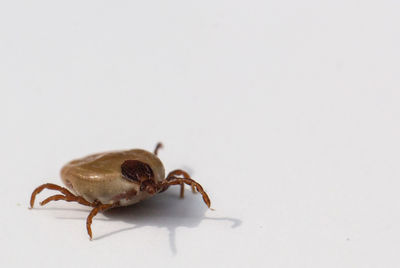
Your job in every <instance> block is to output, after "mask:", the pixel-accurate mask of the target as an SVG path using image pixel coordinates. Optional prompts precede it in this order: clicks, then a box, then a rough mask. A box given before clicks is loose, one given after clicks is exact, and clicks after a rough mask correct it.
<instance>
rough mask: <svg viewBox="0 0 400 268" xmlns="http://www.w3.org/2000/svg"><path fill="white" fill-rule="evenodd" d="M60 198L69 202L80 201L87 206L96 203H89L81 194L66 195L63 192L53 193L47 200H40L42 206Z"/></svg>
mask: <svg viewBox="0 0 400 268" xmlns="http://www.w3.org/2000/svg"><path fill="white" fill-rule="evenodd" d="M58 200H64V201H67V202H78V203H79V204H82V205H85V206H89V207H93V206H94V204H92V203H89V202H88V201H86V200H85V199H83V198H82V197H80V196H75V195H73V196H65V195H62V194H56V195H52V196H50V197H48V198H46V199H45V200H43V201H42V202H40V205H41V206H44V205H46V204H47V203H49V202H51V201H58Z"/></svg>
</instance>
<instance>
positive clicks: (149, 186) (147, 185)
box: [140, 180, 157, 194]
mask: <svg viewBox="0 0 400 268" xmlns="http://www.w3.org/2000/svg"><path fill="white" fill-rule="evenodd" d="M156 188H157V187H156V185H155V183H154V181H153V180H145V181H144V182H142V184H141V185H140V191H146V192H148V193H149V194H155V193H156Z"/></svg>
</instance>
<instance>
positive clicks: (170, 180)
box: [163, 175, 211, 208]
mask: <svg viewBox="0 0 400 268" xmlns="http://www.w3.org/2000/svg"><path fill="white" fill-rule="evenodd" d="M163 184H164V189H165V188H168V187H169V186H170V185H182V184H187V185H191V186H192V187H195V188H196V190H197V191H198V192H199V193H200V194H201V195H202V197H203V200H204V203H206V205H207V207H209V208H210V206H211V201H210V198H209V197H208V195H207V193H206V192H205V191H204V190H203V187H201V185H200V184H199V183H198V182H196V181H194V180H192V179H189V178H178V177H175V176H170V175H168V177H167V178H166V179H165V181H164V182H163ZM181 187H182V186H181Z"/></svg>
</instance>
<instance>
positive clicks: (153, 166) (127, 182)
mask: <svg viewBox="0 0 400 268" xmlns="http://www.w3.org/2000/svg"><path fill="white" fill-rule="evenodd" d="M161 147H162V144H161V143H158V144H157V146H156V148H155V150H154V153H151V152H148V151H145V150H141V149H133V150H127V151H113V152H105V153H98V154H93V155H89V156H86V157H84V158H80V159H77V160H73V161H71V162H69V163H67V164H66V165H65V166H64V167H63V168H62V169H61V179H62V181H63V183H64V184H65V185H66V186H67V188H68V189H69V190H68V189H67V188H64V187H61V186H58V185H56V184H52V183H46V184H43V185H40V186H39V187H37V188H36V189H35V190H34V191H33V192H32V196H31V201H30V205H31V208H33V205H34V203H35V197H36V195H37V194H39V193H40V192H41V191H42V190H43V189H50V190H57V191H59V192H60V193H61V194H56V195H53V196H50V197H48V198H46V199H45V200H43V201H42V202H40V205H42V206H43V205H45V204H47V203H49V202H50V201H58V200H64V201H67V202H78V203H79V204H82V205H85V206H90V207H93V209H92V211H91V212H90V213H89V216H88V217H87V221H86V228H87V232H88V234H89V237H90V239H92V229H91V225H92V219H93V217H94V216H96V214H97V213H98V212H102V211H105V210H107V209H110V208H114V207H120V206H129V205H132V204H135V203H137V202H140V201H142V200H143V199H146V198H149V197H152V196H154V195H155V194H157V193H161V192H164V191H165V190H167V189H168V187H169V186H171V185H180V186H181V190H180V197H181V198H183V193H184V184H188V185H190V186H191V187H192V191H193V193H195V192H196V191H198V192H200V193H201V195H202V196H203V200H204V202H205V203H206V205H207V206H208V207H209V208H210V205H211V202H210V198H209V197H208V195H207V194H206V192H204V190H203V187H201V185H200V184H199V183H197V182H196V181H194V180H193V179H192V178H190V176H189V174H188V173H187V172H185V171H183V170H180V169H177V170H174V171H171V172H170V173H169V174H168V176H167V177H165V171H164V166H163V164H162V162H161V161H160V159H159V158H158V157H157V152H158V150H159V149H160V148H161Z"/></svg>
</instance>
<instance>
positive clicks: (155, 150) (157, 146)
mask: <svg viewBox="0 0 400 268" xmlns="http://www.w3.org/2000/svg"><path fill="white" fill-rule="evenodd" d="M163 147H164V146H163V144H162V143H161V142H159V143H157V145H156V148H155V149H154V154H155V155H157V153H158V150H159V149H161V148H163Z"/></svg>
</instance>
